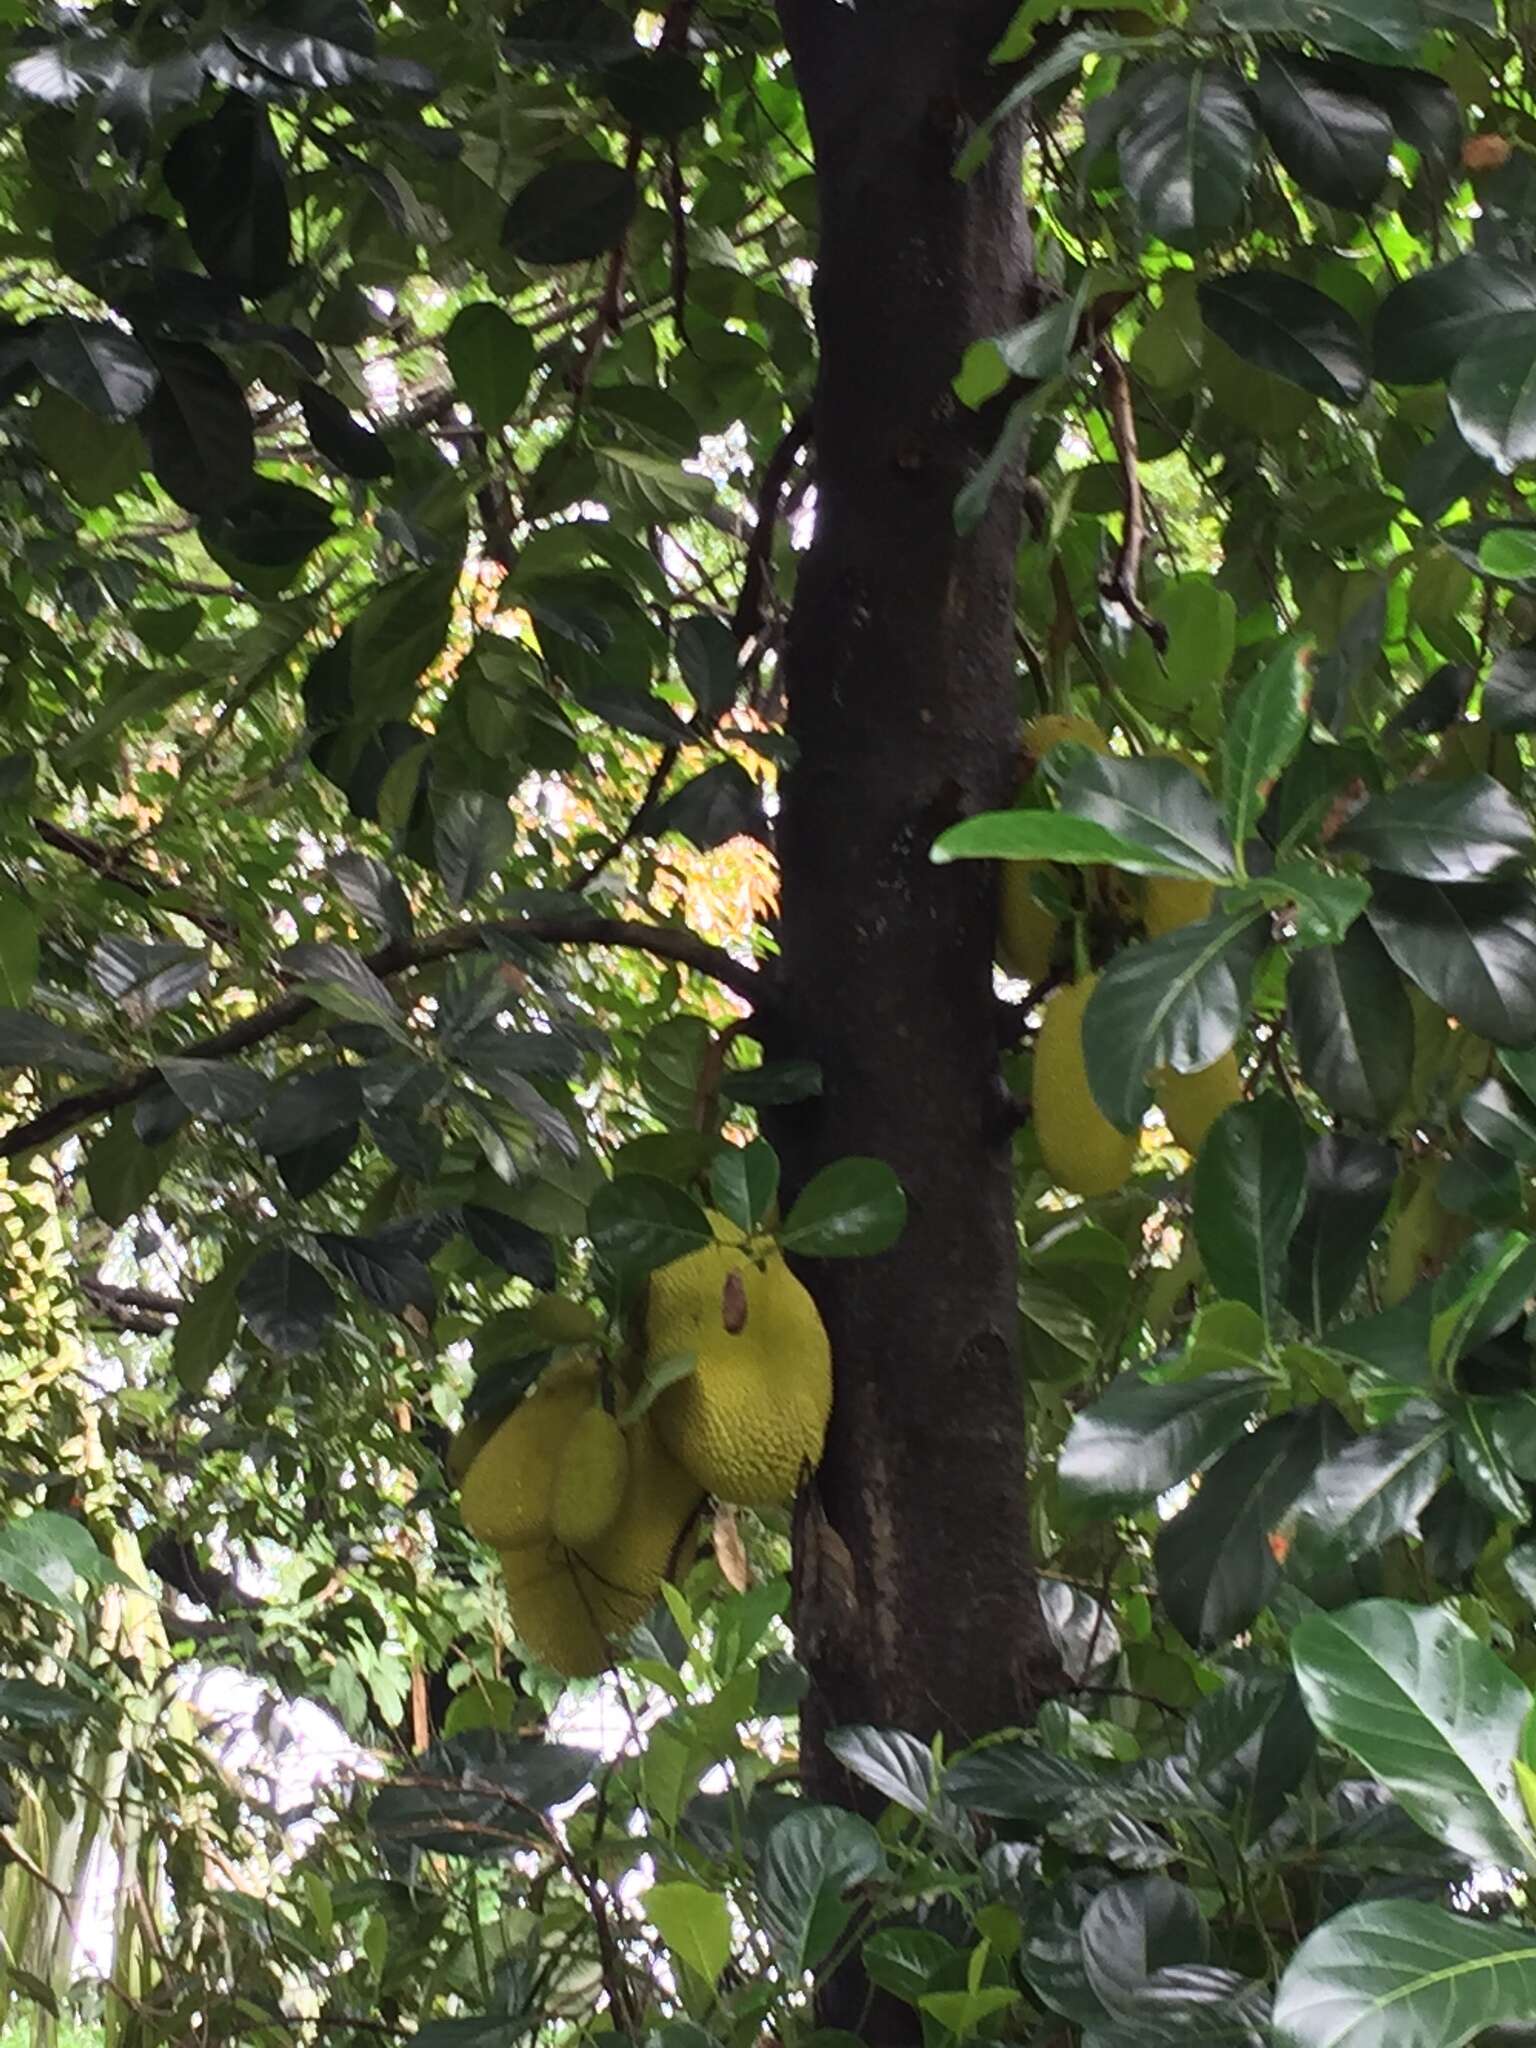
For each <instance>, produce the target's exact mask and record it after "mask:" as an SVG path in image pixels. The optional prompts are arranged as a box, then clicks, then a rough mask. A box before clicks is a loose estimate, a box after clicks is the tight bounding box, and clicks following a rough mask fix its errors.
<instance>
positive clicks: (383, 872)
mask: <svg viewBox="0 0 1536 2048" xmlns="http://www.w3.org/2000/svg"><path fill="white" fill-rule="evenodd" d="M328 866H329V868H330V871H331V873H332V874H333V875H334V876H335V877H336V884H337V887H338V888H339V889H340V890H341V893H342V895H343V896H345V897H346V899H347V901H348V903H350V904H351V906H352V908H353V909H354V910H355V911H356V912H357V914H358V916H359V917H364V918H366V919H367V920H368V922H369V923H370V924H371V925H372V926H373V928H374V930H375V931H376V932H377V933H378V935H379V937H380V938H381V939H409V938H410V936H411V933H412V931H413V930H414V929H415V920H414V919H413V917H412V916H411V906H410V904H409V902H408V901H407V900H406V894H405V891H404V889H402V888H401V886H400V883H399V881H398V880H397V879H396V877H395V876H394V875H392V874H391V873H390V871H389V869H388V868H387V867H385V865H384V863H383V861H381V860H375V859H374V857H373V855H372V854H371V853H338V854H336V855H335V856H334V857H333V858H332V859H331V860H330V862H329V863H328Z"/></svg>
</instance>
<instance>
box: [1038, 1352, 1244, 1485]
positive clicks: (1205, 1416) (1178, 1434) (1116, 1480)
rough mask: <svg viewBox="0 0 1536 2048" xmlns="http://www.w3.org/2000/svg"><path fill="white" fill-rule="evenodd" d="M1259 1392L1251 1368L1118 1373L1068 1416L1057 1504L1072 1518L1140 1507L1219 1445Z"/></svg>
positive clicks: (1224, 1442)
mask: <svg viewBox="0 0 1536 2048" xmlns="http://www.w3.org/2000/svg"><path fill="white" fill-rule="evenodd" d="M1266 1391H1267V1382H1266V1381H1265V1379H1264V1377H1263V1375H1262V1374H1260V1373H1253V1372H1214V1373H1206V1374H1205V1375H1204V1376H1203V1377H1202V1378H1200V1379H1195V1380H1183V1381H1180V1380H1172V1381H1168V1382H1166V1383H1164V1384H1161V1385H1159V1384H1156V1383H1154V1382H1151V1381H1147V1380H1141V1379H1137V1378H1136V1377H1135V1376H1134V1375H1131V1374H1126V1375H1124V1376H1122V1377H1121V1378H1120V1379H1118V1380H1117V1381H1116V1382H1115V1384H1114V1385H1113V1386H1112V1387H1111V1388H1110V1390H1109V1392H1108V1393H1107V1394H1106V1395H1104V1397H1103V1399H1102V1400H1099V1401H1096V1402H1095V1403H1094V1405H1093V1406H1092V1407H1091V1408H1087V1409H1084V1411H1083V1412H1082V1413H1081V1414H1080V1415H1078V1416H1077V1417H1076V1418H1075V1419H1074V1421H1073V1424H1072V1428H1071V1431H1070V1432H1069V1434H1068V1437H1067V1441H1066V1443H1065V1445H1064V1446H1063V1447H1062V1452H1061V1458H1060V1461H1059V1463H1058V1465H1057V1473H1056V1477H1057V1485H1058V1486H1059V1488H1060V1490H1061V1497H1062V1501H1063V1503H1064V1504H1065V1505H1067V1506H1069V1507H1070V1508H1071V1509H1072V1511H1073V1512H1074V1513H1075V1514H1077V1515H1079V1516H1083V1515H1086V1514H1088V1513H1090V1512H1091V1513H1093V1514H1100V1515H1102V1514H1109V1513H1111V1512H1114V1511H1115V1510H1118V1509H1121V1508H1137V1507H1144V1506H1145V1505H1146V1504H1147V1503H1148V1502H1149V1501H1153V1500H1156V1498H1157V1497H1158V1495H1159V1494H1161V1493H1166V1492H1167V1491H1168V1489H1169V1487H1171V1486H1177V1485H1178V1483H1179V1481H1180V1480H1181V1479H1187V1478H1188V1477H1189V1475H1190V1473H1191V1472H1195V1471H1198V1470H1199V1468H1200V1467H1201V1466H1202V1465H1205V1464H1208V1463H1209V1462H1210V1460H1211V1459H1212V1458H1213V1457H1214V1456H1215V1455H1216V1454H1217V1452H1219V1451H1222V1450H1225V1448H1226V1446H1227V1445H1228V1444H1229V1443H1230V1442H1231V1441H1232V1439H1233V1438H1234V1437H1235V1436H1236V1435H1237V1434H1238V1432H1239V1431H1240V1430H1241V1429H1242V1427H1243V1425H1244V1423H1245V1422H1246V1421H1247V1420H1248V1418H1249V1417H1250V1416H1251V1415H1252V1414H1253V1413H1254V1412H1255V1410H1256V1409H1257V1408H1258V1407H1259V1406H1260V1405H1261V1404H1262V1402H1263V1400H1264V1397H1265V1393H1266Z"/></svg>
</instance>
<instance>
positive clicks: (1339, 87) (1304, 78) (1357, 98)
mask: <svg viewBox="0 0 1536 2048" xmlns="http://www.w3.org/2000/svg"><path fill="white" fill-rule="evenodd" d="M1361 83H1362V81H1361V79H1360V76H1359V74H1358V73H1356V72H1352V71H1349V70H1348V69H1346V68H1345V66H1343V65H1341V64H1320V63H1318V62H1317V61H1316V60H1315V59H1312V58H1308V57H1299V56H1296V55H1294V54H1293V53H1291V52H1286V53H1285V54H1283V55H1282V54H1281V53H1280V52H1278V51H1272V50H1267V51H1265V53H1264V55H1263V56H1262V58H1261V59H1260V61H1259V75H1258V82H1257V85H1256V88H1255V97H1256V101H1257V105H1258V111H1259V120H1260V121H1261V122H1262V124H1263V127H1264V133H1265V134H1266V135H1267V136H1268V138H1269V140H1270V143H1271V144H1272V145H1273V147H1274V152H1275V155H1276V156H1277V157H1279V159H1280V161H1281V163H1282V164H1284V166H1285V168H1286V169H1287V170H1288V171H1289V172H1290V174H1291V176H1292V177H1293V178H1294V179H1295V180H1296V182H1297V184H1298V185H1300V187H1301V188H1302V190H1303V191H1304V192H1310V193H1311V194H1312V195H1313V196H1314V197H1315V198H1317V199H1321V200H1322V201H1323V202H1324V204H1325V205H1328V206H1343V207H1348V208H1350V209H1351V210H1352V211H1353V212H1356V213H1364V212H1367V211H1368V210H1369V209H1370V208H1371V207H1372V206H1373V205H1374V204H1375V203H1376V201H1377V200H1378V199H1379V198H1380V197H1381V192H1382V188H1383V186H1385V184H1386V182H1387V168H1388V166H1387V159H1388V155H1389V152H1390V150H1391V148H1392V118H1391V116H1390V114H1389V113H1388V112H1387V111H1386V109H1385V108H1384V107H1382V106H1380V105H1379V104H1378V103H1377V102H1376V101H1375V100H1374V99H1371V98H1369V97H1368V96H1367V95H1366V94H1365V93H1364V92H1362V91H1361V89H1360V87H1361Z"/></svg>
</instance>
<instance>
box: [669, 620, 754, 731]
mask: <svg viewBox="0 0 1536 2048" xmlns="http://www.w3.org/2000/svg"><path fill="white" fill-rule="evenodd" d="M676 651H677V666H678V668H679V670H680V671H681V673H682V678H683V681H684V682H685V683H686V684H687V685H688V690H689V693H690V695H691V696H692V698H693V701H694V703H695V704H696V705H697V706H698V709H699V718H700V720H701V721H702V723H703V724H705V725H713V724H714V723H715V722H716V720H717V719H719V718H720V717H721V716H722V714H723V713H725V712H727V711H729V710H730V708H731V706H732V704H734V703H735V701H736V692H737V690H738V689H739V687H740V685H741V670H740V667H739V665H738V654H737V647H736V640H735V636H734V635H733V634H732V632H731V629H730V627H729V626H727V625H726V623H725V621H724V620H723V619H717V618H715V617H714V616H713V615H712V614H711V613H709V612H695V613H694V614H693V616H692V617H691V618H687V619H683V620H681V621H680V622H679V624H678V628H677V640H676Z"/></svg>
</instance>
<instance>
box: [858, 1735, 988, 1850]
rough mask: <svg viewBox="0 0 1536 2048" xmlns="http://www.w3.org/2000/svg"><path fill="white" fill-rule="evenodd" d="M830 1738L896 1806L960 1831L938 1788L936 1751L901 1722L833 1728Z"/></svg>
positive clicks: (866, 1781)
mask: <svg viewBox="0 0 1536 2048" xmlns="http://www.w3.org/2000/svg"><path fill="white" fill-rule="evenodd" d="M826 1742H827V1748H828V1749H829V1750H830V1751H831V1753H832V1755H833V1756H835V1757H836V1758H837V1760H838V1762H839V1763H840V1764H841V1765H842V1767H843V1769H844V1770H845V1771H848V1772H850V1773H851V1774H852V1775H853V1776H854V1777H855V1778H858V1779H859V1780H860V1781H861V1782H862V1783H864V1784H866V1785H871V1786H873V1787H874V1789H875V1791H877V1792H878V1793H879V1794H880V1795H881V1797H882V1798H884V1799H889V1800H890V1802H891V1804H892V1805H893V1806H899V1807H901V1808H902V1809H903V1810H904V1811H905V1812H907V1813H915V1814H917V1815H919V1816H920V1817H921V1818H923V1819H935V1820H937V1821H939V1822H940V1823H941V1824H942V1825H943V1826H944V1827H945V1828H946V1829H947V1830H948V1832H949V1833H951V1834H955V1833H956V1832H957V1831H958V1827H959V1826H960V1825H961V1823H960V1821H959V1815H958V1814H957V1813H956V1812H955V1810H954V1808H953V1807H952V1806H950V1805H949V1803H948V1802H947V1801H946V1799H945V1798H944V1796H943V1795H942V1794H941V1793H940V1791H939V1785H938V1769H937V1766H936V1765H935V1763H934V1759H933V1751H932V1750H931V1749H930V1748H929V1747H928V1745H927V1744H926V1743H924V1742H919V1741H918V1739H917V1737H916V1736H915V1735H908V1734H907V1733H906V1732H905V1731H904V1730H903V1729H900V1728H868V1727H851V1728H834V1729H832V1730H831V1731H830V1733H829V1734H828V1736H827V1738H826Z"/></svg>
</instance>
